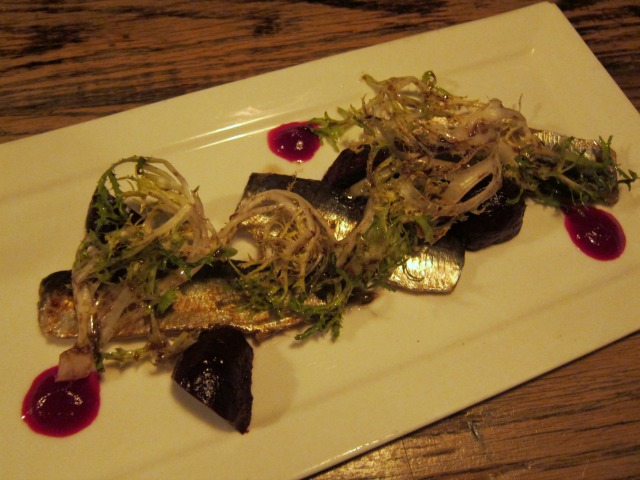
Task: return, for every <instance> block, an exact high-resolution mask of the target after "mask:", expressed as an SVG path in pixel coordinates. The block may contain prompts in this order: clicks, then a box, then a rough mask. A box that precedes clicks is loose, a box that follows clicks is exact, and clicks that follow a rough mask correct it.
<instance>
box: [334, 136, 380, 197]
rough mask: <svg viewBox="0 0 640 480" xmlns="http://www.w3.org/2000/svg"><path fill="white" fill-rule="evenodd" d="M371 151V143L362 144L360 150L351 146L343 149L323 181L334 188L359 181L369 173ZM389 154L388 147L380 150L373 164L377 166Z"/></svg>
mask: <svg viewBox="0 0 640 480" xmlns="http://www.w3.org/2000/svg"><path fill="white" fill-rule="evenodd" d="M369 152H371V147H370V146H369V145H362V146H361V147H360V148H359V149H358V150H352V149H349V148H346V149H344V150H342V151H341V152H340V153H339V154H338V157H337V158H336V159H335V160H334V161H333V163H332V164H331V165H330V166H329V169H328V170H327V172H326V173H325V174H324V176H323V177H322V181H323V182H324V183H327V184H329V185H330V186H332V187H333V188H342V189H344V188H349V187H350V186H351V185H353V184H354V183H357V182H359V181H360V180H362V179H363V178H364V177H366V175H367V160H368V158H369ZM389 155H390V152H389V150H388V149H386V148H382V149H380V150H378V152H377V153H376V156H375V158H374V159H373V166H374V167H377V166H378V165H379V164H380V163H382V161H384V160H385V159H386V158H388V157H389Z"/></svg>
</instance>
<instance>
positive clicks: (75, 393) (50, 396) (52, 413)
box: [22, 366, 100, 437]
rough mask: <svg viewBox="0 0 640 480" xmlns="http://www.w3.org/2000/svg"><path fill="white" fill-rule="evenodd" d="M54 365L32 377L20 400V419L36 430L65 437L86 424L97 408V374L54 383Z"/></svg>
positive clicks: (53, 435)
mask: <svg viewBox="0 0 640 480" xmlns="http://www.w3.org/2000/svg"><path fill="white" fill-rule="evenodd" d="M57 372H58V367H57V366H56V367H51V368H49V369H47V370H45V371H44V372H42V373H41V374H40V375H38V376H37V377H36V379H35V380H34V381H33V384H32V385H31V388H30V389H29V391H28V392H27V394H26V396H25V397H24V400H23V402H22V419H23V420H24V421H25V422H26V423H27V425H29V428H31V430H33V431H34V432H36V433H40V434H42V435H48V436H51V437H67V436H69V435H73V434H74V433H78V432H79V431H80V430H83V429H84V428H86V427H88V426H89V425H90V424H91V423H92V422H93V420H95V418H96V417H97V416H98V410H99V409H100V377H99V375H98V373H96V372H93V373H91V375H89V376H88V377H87V378H83V379H80V380H74V381H71V382H56V380H55V377H56V374H57Z"/></svg>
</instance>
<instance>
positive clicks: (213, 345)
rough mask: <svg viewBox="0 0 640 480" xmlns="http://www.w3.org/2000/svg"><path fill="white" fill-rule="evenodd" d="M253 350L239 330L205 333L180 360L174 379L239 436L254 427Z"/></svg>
mask: <svg viewBox="0 0 640 480" xmlns="http://www.w3.org/2000/svg"><path fill="white" fill-rule="evenodd" d="M252 367H253V349H252V348H251V345H249V343H248V342H247V340H246V338H245V337H244V335H243V334H242V332H240V331H239V330H237V329H235V328H232V327H220V328H214V329H211V330H204V331H202V332H201V333H200V335H199V337H198V340H197V342H196V343H194V344H193V345H191V346H190V347H189V348H188V349H186V350H185V351H184V352H183V353H182V355H180V357H179V358H178V361H177V362H176V365H175V368H174V370H173V375H172V377H173V379H174V380H175V381H176V382H177V383H178V385H180V386H181V387H182V388H184V389H185V390H186V391H187V392H189V393H190V394H191V395H193V396H194V397H195V398H197V399H198V400H200V401H201V402H202V403H204V404H205V405H206V406H208V407H209V408H210V409H212V410H213V411H214V412H216V413H217V414H218V415H220V416H221V417H222V418H224V419H226V420H228V421H229V422H230V423H231V424H232V425H233V426H234V427H235V428H236V430H238V431H239V432H240V433H246V432H247V431H248V430H249V424H250V423H251V409H252V406H253V395H252V394H251V371H252Z"/></svg>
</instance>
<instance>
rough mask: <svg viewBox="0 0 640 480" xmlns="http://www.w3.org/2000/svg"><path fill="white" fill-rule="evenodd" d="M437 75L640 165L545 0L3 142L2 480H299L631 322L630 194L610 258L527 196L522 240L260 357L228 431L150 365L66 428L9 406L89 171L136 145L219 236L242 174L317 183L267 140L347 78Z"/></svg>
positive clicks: (285, 340)
mask: <svg viewBox="0 0 640 480" xmlns="http://www.w3.org/2000/svg"><path fill="white" fill-rule="evenodd" d="M429 69H431V70H434V71H435V72H437V74H438V78H439V81H440V83H441V84H442V85H443V86H444V87H445V88H447V89H449V90H451V91H453V92H455V93H458V94H466V95H467V96H469V97H472V98H480V99H488V98H491V97H497V98H500V99H502V100H503V102H504V103H505V105H507V106H517V105H521V108H522V112H523V113H524V114H525V116H526V117H527V118H528V119H529V122H530V124H531V125H533V126H536V127H538V128H543V129H550V130H558V131H561V132H566V133H571V134H573V135H576V136H580V137H587V138H590V137H591V138H597V137H598V136H599V135H601V136H608V135H613V137H614V147H615V148H616V150H617V152H618V156H619V159H620V161H621V162H622V163H623V164H624V166H625V167H626V168H633V169H636V170H640V165H639V164H638V161H639V160H638V159H639V158H640V151H639V149H638V144H637V132H638V131H640V116H639V115H638V112H637V111H636V110H635V109H634V108H633V106H632V105H631V103H630V102H629V101H628V100H627V99H626V98H625V97H624V95H623V94H622V93H621V91H620V90H619V88H618V87H617V86H616V85H615V83H614V82H613V81H612V79H611V78H610V77H609V76H608V75H607V73H606V72H605V70H604V69H603V67H602V66H601V65H600V64H599V63H598V62H597V60H596V59H595V57H594V56H593V54H592V53H591V52H590V51H589V49H588V48H587V47H586V46H585V44H584V43H583V42H582V40H581V39H580V37H579V36H578V35H577V33H576V32H575V31H574V30H573V29H572V27H571V26H570V24H569V23H568V22H567V20H566V19H565V17H564V16H563V15H562V13H561V12H560V11H559V10H558V9H557V8H556V7H555V6H553V5H551V4H539V5H535V6H532V7H529V8H525V9H522V10H518V11H515V12H512V13H508V14H504V15H501V16H497V17H493V18H489V19H486V20H482V21H477V22H473V23H468V24H463V25H460V26H456V27H451V28H447V29H444V30H441V31H434V32H429V33H425V34H422V35H417V36H413V37H409V38H405V39H402V40H399V41H395V42H391V43H386V44H382V45H378V46H375V47H372V48H367V49H363V50H358V51H354V52H351V53H347V54H343V55H339V56H335V57H331V58H327V59H324V60H320V61H316V62H312V63H307V64H303V65H300V66H296V67H293V68H289V69H286V70H282V71H277V72H274V73H269V74H267V75H263V76H259V77H255V78H251V79H248V80H244V81H240V82H237V83H233V84H228V85H223V86H220V87H216V88H212V89H209V90H204V91H201V92H198V93H194V94H190V95H187V96H183V97H179V98H176V99H172V100H168V101H164V102H161V103H157V104H153V105H149V106H146V107H144V108H139V109H135V110H131V111H127V112H124V113H121V114H117V115H114V116H109V117H106V118H103V119H99V120H96V121H92V122H88V123H85V124H81V125H77V126H73V127H70V128H65V129H61V130H57V131H53V132H50V133H46V134H43V135H39V136H36V137H32V138H27V139H25V140H20V141H17V142H12V143H9V144H5V145H0V161H1V164H2V171H3V174H2V176H1V177H0V182H1V185H2V188H1V189H0V201H1V204H0V205H1V206H2V208H1V209H0V216H1V219H2V232H3V233H2V237H1V240H0V242H1V248H0V252H2V253H1V255H2V266H3V269H2V270H3V272H4V275H3V276H2V280H0V282H1V285H0V295H1V299H2V306H3V313H2V317H3V319H2V320H3V335H2V348H1V350H0V355H2V362H0V369H1V370H0V372H1V374H2V383H3V395H2V397H1V400H0V402H1V403H0V409H1V412H2V415H3V432H2V440H0V442H1V443H0V452H1V453H0V456H1V457H2V461H1V462H0V465H1V467H0V469H1V470H2V474H1V475H0V476H1V477H2V478H63V477H64V478H84V479H86V478H122V477H125V476H126V477H127V478H153V479H159V478H191V479H193V478H218V479H221V478H234V479H238V478H251V479H256V478H277V479H283V478H295V477H301V476H305V475H308V474H311V473H313V472H316V471H318V470H320V469H323V468H326V467H329V466H331V465H333V464H335V463H337V462H339V461H342V460H345V459H346V458H348V457H351V456H354V455H356V454H358V453H362V452H363V451H365V450H367V449H370V448H373V447H375V446H377V445H380V444H382V443H384V442H387V441H389V440H392V439H394V438H397V437H399V436H401V435H403V434H405V433H407V432H410V431H412V430H415V429H417V428H419V427H421V426H424V425H427V424H429V423H431V422H434V421H436V420H438V419H440V418H443V417H445V416H447V415H449V414H452V413H454V412H456V411H458V410H460V409H462V408H464V407H467V406H470V405H472V404H474V403H476V402H479V401H481V400H483V399H485V398H487V397H490V396H492V395H495V394H497V393H499V392H502V391H504V390H506V389H508V388H510V387H513V386H515V385H517V384H520V383H522V382H524V381H526V380H529V379H531V378H533V377H535V376H537V375H540V374H542V373H543V372H546V371H548V370H550V369H553V368H555V367H558V366H560V365H562V364H564V363H566V362H568V361H570V360H573V359H575V358H578V357H580V356H581V355H584V354H586V353H588V352H591V351H593V350H595V349H597V348H599V347H602V346H604V345H606V344H608V343H610V342H612V341H614V340H616V339H618V338H621V337H623V336H624V335H627V334H629V333H631V332H633V331H635V330H637V329H639V328H640V318H639V317H638V315H637V312H638V310H639V307H640V300H639V298H640V297H639V296H638V295H637V285H636V283H637V281H636V280H637V279H638V278H640V277H639V274H640V272H639V262H640V242H637V241H636V239H637V238H638V237H639V236H640V231H639V230H640V222H639V221H638V216H637V213H636V212H637V211H638V207H639V206H640V196H639V195H638V191H637V189H636V190H635V191H632V192H630V193H629V192H627V191H624V192H622V195H621V201H620V203H619V204H618V205H617V206H616V207H615V208H614V213H615V215H616V216H617V218H618V219H619V220H620V222H621V223H622V225H623V227H624V229H625V231H626V234H627V237H628V239H629V241H628V246H627V250H626V252H625V253H624V255H623V256H622V257H621V258H620V259H618V260H616V261H613V262H599V261H595V260H592V259H590V258H588V257H587V256H585V255H583V254H582V253H580V251H579V250H578V249H577V248H576V247H574V245H573V244H572V243H571V241H570V239H569V237H568V236H567V234H566V232H565V230H564V228H563V219H562V216H561V215H559V214H558V213H556V212H555V211H553V210H551V209H545V208H542V207H540V206H531V207H530V208H529V209H528V211H527V214H526V217H525V225H524V228H523V230H522V233H521V234H520V235H519V236H518V237H517V238H516V239H515V240H513V241H511V242H509V243H508V244H506V245H501V246H496V247H493V248H490V249H488V250H485V251H482V252H479V253H473V254H469V255H468V256H467V260H466V265H465V269H464V272H463V275H462V279H461V282H460V284H459V285H458V287H457V289H456V290H455V292H454V293H453V294H451V295H448V296H412V295H407V294H402V293H384V294H383V295H381V296H380V297H379V298H378V299H377V300H376V301H375V302H373V304H371V305H370V306H368V307H366V308H361V309H358V310H356V311H353V312H350V313H349V315H348V316H347V318H346V319H345V322H344V329H343V332H342V336H341V337H340V339H339V340H338V341H336V342H332V341H330V340H329V339H320V340H313V341H310V342H308V343H306V344H305V345H300V344H298V343H297V342H296V341H295V340H294V339H293V337H292V335H283V336H279V337H277V338H274V339H272V340H270V341H268V342H266V343H265V344H263V345H261V346H259V347H257V348H256V349H255V368H254V387H253V391H254V396H255V402H254V418H253V422H252V425H251V431H250V432H249V433H248V434H246V435H240V434H238V433H236V432H234V431H232V429H231V428H230V427H228V426H227V425H226V424H225V423H224V422H223V421H220V420H218V419H217V418H216V417H215V416H214V415H211V414H210V413H209V412H207V411H205V409H204V408H203V407H200V405H198V404H197V402H195V401H191V399H190V398H189V397H188V396H186V395H184V394H183V393H182V392H180V391H179V390H178V389H177V388H176V387H175V386H174V385H173V384H172V381H171V378H170V375H169V373H168V372H166V371H161V372H157V371H156V370H155V369H154V368H152V367H150V366H147V365H142V366H139V367H133V368H127V369H124V370H122V371H119V370H115V369H109V370H108V371H107V372H106V374H105V375H104V381H103V382H102V407H101V411H100V414H99V416H98V418H97V420H96V421H95V422H94V424H93V425H92V426H91V427H90V428H88V429H86V430H84V431H82V432H81V433H79V434H77V435H75V436H71V437H67V438H64V439H53V438H48V437H45V436H41V435H36V434H34V433H32V432H31V431H30V430H29V429H28V428H27V427H26V425H25V424H24V423H23V422H22V420H21V419H20V405H21V402H22V398H23V395H24V393H25V392H26V391H27V389H28V387H29V385H30V383H31V381H32V379H33V378H34V377H35V376H36V375H37V374H38V373H40V372H41V371H42V370H44V369H46V368H47V367H50V366H52V365H53V364H55V363H56V361H57V356H58V354H59V352H60V351H61V350H62V349H64V348H65V347H66V346H67V345H68V343H64V342H52V341H47V340H46V339H45V338H44V337H43V336H42V335H41V334H40V332H39V330H38V328H37V325H36V299H37V289H38V284H39V281H40V279H41V278H42V277H44V276H45V275H47V274H48V273H50V272H52V271H54V270H60V269H67V268H69V267H70V265H71V262H72V259H73V256H74V252H75V249H76V247H77V245H78V242H79V240H80V238H81V235H82V224H83V219H84V215H85V210H86V205H87V202H88V200H89V197H90V195H91V193H92V191H93V188H94V186H95V182H96V180H97V178H98V176H99V175H100V173H102V171H103V170H104V169H106V168H107V167H108V166H109V165H110V164H111V163H112V162H113V161H115V160H117V159H119V158H122V157H125V156H129V155H132V154H143V155H156V156H161V157H164V158H167V159H169V160H171V161H172V162H173V163H174V165H176V166H177V167H178V169H179V170H180V171H181V172H182V173H183V174H184V175H185V176H186V178H187V179H188V180H189V181H190V183H191V185H192V186H196V185H199V186H200V195H201V197H202V199H203V201H204V204H205V208H206V211H207V213H208V215H209V216H210V217H211V219H212V220H213V222H214V224H215V226H216V227H217V228H220V227H221V226H222V224H223V223H224V221H225V220H226V219H227V218H228V216H229V214H230V213H231V212H232V211H233V208H234V206H235V203H236V201H237V200H238V199H239V196H240V194H241V192H242V189H243V187H244V184H245V182H246V180H247V178H248V176H249V174H250V172H253V171H279V172H282V173H294V172H296V173H297V174H298V175H299V176H301V177H311V178H318V177H319V176H320V175H321V174H322V173H323V171H324V170H325V169H326V168H327V165H328V164H329V162H330V161H331V159H332V158H333V156H334V155H335V153H334V152H333V151H332V150H331V149H330V148H329V147H323V149H322V150H321V152H320V154H319V155H318V156H317V157H316V158H315V159H314V160H312V161H311V162H308V163H306V164H303V165H298V164H291V163H287V162H285V161H283V160H280V159H279V158H277V157H275V156H274V155H273V154H271V152H270V151H269V149H268V147H267V142H266V132H267V131H268V130H269V129H270V128H272V127H274V126H277V125H279V124H282V123H285V122H289V121H294V120H301V119H308V118H311V117H313V116H316V115H321V114H323V113H324V112H325V111H329V112H335V109H336V107H337V106H347V105H349V104H350V103H356V102H358V101H359V99H360V97H361V96H362V95H363V94H364V93H367V92H368V90H367V88H366V86H365V85H364V84H363V82H362V81H361V80H360V77H361V75H362V74H363V73H365V72H367V73H370V74H372V75H373V76H374V77H377V78H385V77H388V76H393V75H409V74H412V75H420V74H422V72H423V71H424V70H429Z"/></svg>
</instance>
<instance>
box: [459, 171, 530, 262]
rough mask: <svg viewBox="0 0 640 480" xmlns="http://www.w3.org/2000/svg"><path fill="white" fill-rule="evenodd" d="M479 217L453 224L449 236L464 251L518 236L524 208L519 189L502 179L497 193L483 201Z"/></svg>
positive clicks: (478, 248)
mask: <svg viewBox="0 0 640 480" xmlns="http://www.w3.org/2000/svg"><path fill="white" fill-rule="evenodd" d="M482 206H483V207H484V210H483V212H482V213H480V214H477V215H476V214H469V215H468V218H467V219H466V220H464V221H461V222H457V223H455V224H454V225H453V227H452V228H451V233H452V234H453V235H455V236H457V237H458V238H459V239H460V240H461V241H462V244H463V245H464V248H465V250H470V251H477V250H481V249H483V248H487V247H489V246H491V245H495V244H498V243H503V242H506V241H508V240H511V239H512V238H513V237H515V236H516V235H518V233H520V229H521V228H522V219H523V217H524V211H525V208H526V205H525V202H524V198H523V196H522V195H520V188H519V187H518V186H517V185H516V184H515V183H514V182H512V181H510V180H508V179H505V180H504V181H503V183H502V187H500V190H498V191H497V192H496V194H495V195H494V196H493V197H491V198H490V199H489V200H487V201H486V202H485V203H484V204H483V205H482Z"/></svg>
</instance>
